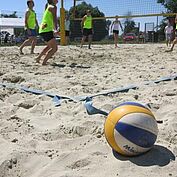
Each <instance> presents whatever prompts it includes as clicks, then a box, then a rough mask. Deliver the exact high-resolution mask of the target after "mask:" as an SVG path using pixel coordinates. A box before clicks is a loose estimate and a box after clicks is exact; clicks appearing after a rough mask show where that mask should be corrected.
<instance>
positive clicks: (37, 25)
mask: <svg viewBox="0 0 177 177" xmlns="http://www.w3.org/2000/svg"><path fill="white" fill-rule="evenodd" d="M35 21H36V27H37V28H38V27H39V24H38V21H37V18H36V16H35Z"/></svg>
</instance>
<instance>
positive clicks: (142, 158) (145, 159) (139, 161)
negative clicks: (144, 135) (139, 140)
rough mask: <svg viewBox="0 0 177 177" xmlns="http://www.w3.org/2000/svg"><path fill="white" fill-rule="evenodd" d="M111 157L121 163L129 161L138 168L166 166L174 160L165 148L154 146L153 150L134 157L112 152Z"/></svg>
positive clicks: (173, 156) (172, 155)
mask: <svg viewBox="0 0 177 177" xmlns="http://www.w3.org/2000/svg"><path fill="white" fill-rule="evenodd" d="M113 155H114V157H115V158H116V159H118V160H121V161H127V160H129V161H131V162H132V163H134V164H136V165H138V166H144V167H147V166H153V165H158V166H161V167H163V166H166V165H168V164H169V163H170V161H174V160H175V155H174V154H173V153H172V152H171V151H170V150H169V149H167V148H165V147H163V146H159V145H154V146H153V148H152V149H151V150H150V151H148V152H147V153H144V154H142V155H139V156H136V157H124V156H122V155H120V154H118V153H117V152H115V151H114V150H113Z"/></svg>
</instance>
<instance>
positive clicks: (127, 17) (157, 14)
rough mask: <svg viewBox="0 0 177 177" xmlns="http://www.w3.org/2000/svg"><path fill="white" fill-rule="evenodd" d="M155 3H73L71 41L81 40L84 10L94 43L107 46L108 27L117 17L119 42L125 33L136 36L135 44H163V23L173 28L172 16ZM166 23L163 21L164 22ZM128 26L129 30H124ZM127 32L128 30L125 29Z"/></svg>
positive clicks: (92, 0) (95, 0) (97, 0)
mask: <svg viewBox="0 0 177 177" xmlns="http://www.w3.org/2000/svg"><path fill="white" fill-rule="evenodd" d="M157 1H158V0H124V1H122V0H109V1H108V0H107V1H106V0H85V1H82V0H73V7H72V8H71V10H70V16H72V29H71V39H72V40H78V39H79V38H81V36H82V34H81V29H80V28H81V27H80V22H81V20H82V17H83V16H84V15H85V11H86V10H87V9H89V10H91V12H92V17H93V26H94V27H93V28H94V36H93V39H94V41H108V43H109V42H111V40H112V38H113V34H112V30H111V24H112V23H113V21H114V19H115V17H116V16H118V18H119V20H120V22H121V24H122V26H123V31H120V33H119V37H120V38H121V41H122V42H125V41H124V40H123V38H124V37H123V35H125V33H131V34H132V35H135V36H136V42H137V39H138V42H158V41H161V40H164V38H165V36H164V34H163V33H164V29H163V27H164V25H165V23H166V24H167V20H170V21H171V24H172V25H174V17H175V15H176V14H175V13H170V12H169V11H168V10H167V9H166V8H165V7H164V5H162V4H161V3H157ZM165 20H166V21H165ZM127 25H129V26H127ZM128 28H129V29H128ZM129 42H130V41H129Z"/></svg>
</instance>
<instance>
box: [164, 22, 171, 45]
mask: <svg viewBox="0 0 177 177" xmlns="http://www.w3.org/2000/svg"><path fill="white" fill-rule="evenodd" d="M164 33H165V39H166V45H167V47H168V46H170V45H171V40H172V34H173V26H171V25H170V23H169V22H168V24H167V26H166V27H165V29H164Z"/></svg>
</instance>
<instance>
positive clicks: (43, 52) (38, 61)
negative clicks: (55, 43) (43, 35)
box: [36, 46, 50, 63]
mask: <svg viewBox="0 0 177 177" xmlns="http://www.w3.org/2000/svg"><path fill="white" fill-rule="evenodd" d="M48 50H50V48H49V46H46V47H45V48H44V49H43V50H42V52H41V53H40V54H39V55H38V56H37V58H36V62H37V63H40V60H41V58H42V56H43V55H45V54H46V53H47V52H48Z"/></svg>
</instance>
